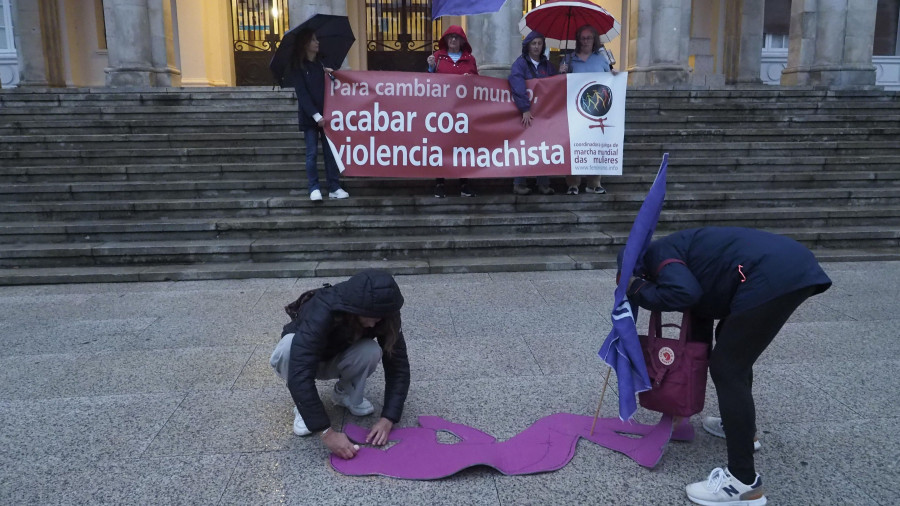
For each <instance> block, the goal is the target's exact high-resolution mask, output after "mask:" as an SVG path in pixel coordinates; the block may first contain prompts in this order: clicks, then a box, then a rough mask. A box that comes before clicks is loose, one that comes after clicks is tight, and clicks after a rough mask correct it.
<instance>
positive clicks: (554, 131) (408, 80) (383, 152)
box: [325, 71, 625, 178]
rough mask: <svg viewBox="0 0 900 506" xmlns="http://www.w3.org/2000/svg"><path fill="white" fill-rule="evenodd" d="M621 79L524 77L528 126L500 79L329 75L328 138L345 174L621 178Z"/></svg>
mask: <svg viewBox="0 0 900 506" xmlns="http://www.w3.org/2000/svg"><path fill="white" fill-rule="evenodd" d="M576 76H577V77H576ZM619 76H622V74H619ZM619 76H612V75H611V74H574V75H568V76H556V77H551V78H545V79H532V80H529V81H527V82H528V87H529V94H530V96H531V102H532V105H531V112H532V115H533V116H534V119H533V121H532V123H531V126H530V127H528V128H526V127H523V126H522V114H521V113H520V112H519V110H518V109H517V108H516V106H515V104H514V103H513V101H512V96H511V93H510V90H509V84H508V82H507V81H506V79H498V78H493V77H481V76H458V75H445V74H428V73H408V72H361V71H347V72H335V79H334V80H333V81H332V80H329V81H327V82H326V92H325V118H326V123H325V132H326V135H327V137H328V140H329V142H330V144H331V147H332V150H333V152H334V155H335V159H336V160H337V162H338V167H339V168H340V169H341V171H342V172H343V174H344V175H346V176H380V177H424V178H433V177H471V178H478V177H514V176H537V175H559V174H573V173H576V174H589V173H592V172H590V171H594V172H593V173H596V174H617V173H618V174H621V148H622V138H623V136H624V104H625V93H624V83H625V81H624V76H623V79H619V80H617V79H618V77H619ZM604 79H605V80H609V81H610V83H607V84H604V83H602V82H601V81H602V80H604ZM616 80H617V81H616ZM616 88H621V90H620V92H616V91H614V90H615V89H616ZM617 95H618V96H617ZM613 97H615V98H616V100H613ZM613 106H616V107H613ZM613 109H615V110H613ZM586 113H587V114H586ZM613 117H615V119H613V120H610V118H613ZM598 127H599V128H598ZM570 131H577V132H580V133H577V134H574V135H573V134H572V133H570ZM591 153H593V155H594V156H592V155H591ZM598 153H599V154H600V156H599V157H598V156H595V155H597V154H598ZM582 155H585V156H582ZM595 161H596V162H597V163H594V162H595ZM601 165H602V167H601ZM586 167H587V168H586ZM616 167H617V168H616ZM586 171H587V172H586Z"/></svg>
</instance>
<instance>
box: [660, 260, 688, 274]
mask: <svg viewBox="0 0 900 506" xmlns="http://www.w3.org/2000/svg"><path fill="white" fill-rule="evenodd" d="M669 264H681V265H687V264H686V263H684V260H679V259H677V258H667V259H665V260H663V261H662V262H660V263H659V265H657V266H656V274H657V275H659V273H660V271H662V269H663V267H665V266H667V265H669Z"/></svg>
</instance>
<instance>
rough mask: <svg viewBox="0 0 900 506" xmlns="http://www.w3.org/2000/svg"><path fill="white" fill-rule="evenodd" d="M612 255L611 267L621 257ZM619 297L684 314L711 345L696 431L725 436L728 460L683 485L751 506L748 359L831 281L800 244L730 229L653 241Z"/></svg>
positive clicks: (707, 501)
mask: <svg viewBox="0 0 900 506" xmlns="http://www.w3.org/2000/svg"><path fill="white" fill-rule="evenodd" d="M623 257H624V255H623V254H620V260H619V261H620V269H621V263H622V262H623V260H622V258H623ZM620 274H621V275H622V276H626V275H627V276H630V278H629V281H628V285H627V286H628V288H627V290H626V295H627V297H628V300H629V301H630V302H631V303H632V304H637V305H639V306H640V307H643V308H646V309H649V310H651V311H679V312H683V311H687V310H690V312H691V315H692V318H693V321H692V328H693V332H694V338H695V339H697V340H706V341H712V339H713V321H714V320H719V324H718V326H717V327H716V330H715V346H714V347H713V349H712V353H711V354H710V359H709V372H710V376H712V380H713V384H715V386H716V394H717V396H718V400H719V413H720V414H721V418H719V417H704V419H703V428H704V429H705V430H706V431H707V432H710V433H711V434H713V435H716V436H719V437H724V438H725V442H726V447H727V450H728V465H727V466H726V467H717V468H715V469H713V471H712V472H711V473H710V474H709V477H708V478H707V479H706V480H703V481H700V482H697V483H692V484H690V485H688V486H687V487H685V491H686V492H687V496H688V499H690V500H691V501H693V502H695V503H697V504H704V505H713V504H720V503H721V504H732V505H748V506H760V505H763V504H765V503H766V497H765V495H764V493H763V487H762V478H760V476H759V474H757V472H756V469H755V467H754V463H753V452H754V449H755V444H754V435H755V433H756V411H755V408H754V404H753V364H754V363H755V362H756V360H757V359H758V358H759V356H760V355H761V354H762V352H763V351H764V350H765V349H766V348H767V347H768V346H769V344H770V343H771V342H772V340H773V339H774V338H775V336H776V335H777V334H778V332H779V331H780V330H781V327H782V326H783V325H784V324H785V322H787V320H788V318H789V317H790V316H791V314H792V313H793V312H794V311H795V310H796V309H797V308H798V307H799V306H800V304H802V303H803V302H804V301H805V300H806V299H808V298H809V297H812V296H813V295H816V294H819V293H822V292H824V291H825V290H827V289H828V288H829V287H830V286H831V279H829V278H828V275H826V274H825V272H824V271H823V270H822V268H821V267H820V266H819V263H818V262H817V261H816V258H815V256H814V255H813V254H812V252H811V251H809V249H807V248H806V247H804V246H803V245H802V244H800V243H798V242H797V241H795V240H793V239H790V238H788V237H784V236H780V235H775V234H772V233H769V232H764V231H762V230H755V229H750V228H737V227H704V228H695V229H690V230H683V231H680V232H675V233H673V234H671V235H668V236H666V237H664V238H662V239H659V240H656V241H653V242H652V243H650V245H649V246H648V247H647V249H646V251H645V252H644V254H643V256H642V257H641V258H640V259H638V261H637V263H636V264H635V269H634V271H633V273H625V272H620Z"/></svg>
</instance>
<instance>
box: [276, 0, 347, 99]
mask: <svg viewBox="0 0 900 506" xmlns="http://www.w3.org/2000/svg"><path fill="white" fill-rule="evenodd" d="M305 28H309V29H310V30H313V31H314V32H316V38H317V39H318V40H319V55H320V56H321V57H322V60H323V62H324V63H325V66H326V67H330V68H333V69H337V68H340V66H341V63H343V62H344V58H346V57H347V53H349V52H350V46H352V45H353V43H354V42H356V37H354V36H353V30H352V29H351V28H350V20H349V19H348V18H347V16H334V15H331V14H316V15H315V16H313V17H311V18H309V19H307V20H306V21H304V22H303V23H300V24H299V25H297V26H295V27H294V28H292V29H291V30H290V31H288V32H287V33H286V34H284V37H283V38H282V39H281V44H279V45H278V49H276V50H275V55H274V56H272V61H271V62H269V69H270V70H271V71H272V75H273V76H275V80H276V81H278V84H280V85H281V86H282V87H285V86H288V85H289V84H290V83H286V82H285V79H284V78H285V73H286V72H287V70H288V69H289V68H290V66H291V60H292V59H293V55H294V46H295V45H296V42H297V34H298V33H300V31H301V30H303V29H305Z"/></svg>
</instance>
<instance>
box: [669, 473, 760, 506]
mask: <svg viewBox="0 0 900 506" xmlns="http://www.w3.org/2000/svg"><path fill="white" fill-rule="evenodd" d="M684 491H685V492H687V496H688V499H690V500H691V502H694V503H697V504H702V505H704V506H718V505H730V506H762V505H763V504H766V496H765V495H764V493H763V487H762V478H760V477H759V474H757V475H756V480H755V481H754V482H753V484H752V485H744V484H743V483H742V482H741V480H739V479H737V478H735V477H734V476H732V475H731V473H729V472H728V468H725V469H722V468H721V467H717V468H715V469H713V470H712V472H711V473H709V478H707V480H706V481H698V482H697V483H691V484H690V485H688V486H686V487H684Z"/></svg>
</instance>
